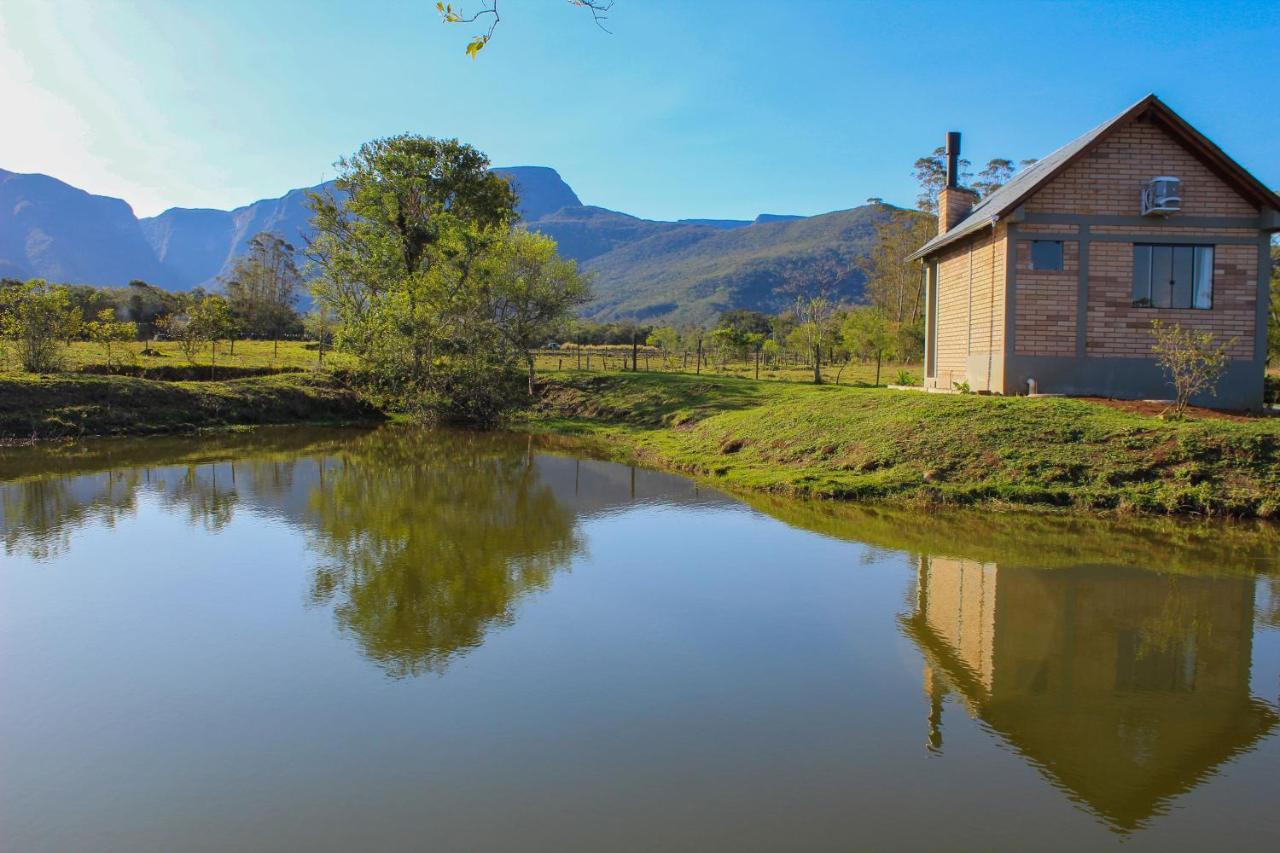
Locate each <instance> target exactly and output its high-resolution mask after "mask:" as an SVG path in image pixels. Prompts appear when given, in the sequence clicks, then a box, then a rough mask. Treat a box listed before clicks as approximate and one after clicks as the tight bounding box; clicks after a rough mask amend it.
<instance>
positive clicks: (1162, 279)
mask: <svg viewBox="0 0 1280 853" xmlns="http://www.w3.org/2000/svg"><path fill="white" fill-rule="evenodd" d="M1151 304H1152V305H1153V306H1155V307H1156V308H1169V307H1171V306H1172V304H1173V250H1172V249H1171V248H1169V247H1168V246H1152V247H1151Z"/></svg>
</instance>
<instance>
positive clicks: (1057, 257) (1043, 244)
mask: <svg viewBox="0 0 1280 853" xmlns="http://www.w3.org/2000/svg"><path fill="white" fill-rule="evenodd" d="M1031 268H1032V269H1033V270H1050V271H1054V272H1057V271H1060V270H1061V269H1062V241H1061V240H1032V241H1031Z"/></svg>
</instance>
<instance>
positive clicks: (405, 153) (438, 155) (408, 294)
mask: <svg viewBox="0 0 1280 853" xmlns="http://www.w3.org/2000/svg"><path fill="white" fill-rule="evenodd" d="M337 167H338V172H339V174H338V178H337V180H336V182H335V184H336V188H337V190H338V193H339V194H341V196H342V197H344V200H342V201H340V200H339V197H338V195H336V194H333V193H327V192H323V193H313V194H312V196H311V205H312V212H313V217H312V225H313V226H314V228H315V232H316V236H315V237H314V239H313V240H312V241H311V243H310V245H309V246H308V249H307V252H308V255H309V257H310V258H311V259H312V260H313V261H314V262H315V264H316V266H317V268H318V270H319V272H320V277H319V279H318V280H317V282H316V284H315V286H314V288H313V289H314V292H315V294H316V297H317V298H318V299H321V300H323V301H325V302H326V303H327V304H329V305H330V306H331V307H332V308H333V309H334V310H335V311H336V312H337V313H338V315H339V319H340V322H341V326H342V331H343V342H344V343H345V344H346V345H347V346H348V347H349V348H351V349H353V350H354V351H355V352H356V353H357V354H359V355H362V356H364V357H365V358H367V359H369V360H370V361H372V362H375V363H377V364H379V365H380V366H381V367H383V368H385V369H388V370H393V371H396V370H401V369H403V370H405V371H407V372H408V378H409V379H410V380H412V381H415V382H417V381H421V380H422V379H423V378H424V377H425V376H426V373H427V370H428V368H429V367H430V362H431V359H432V358H433V357H434V356H435V355H437V354H440V355H447V354H448V352H449V351H450V350H454V351H456V350H457V349H458V347H459V346H461V344H462V340H461V339H462V338H463V337H465V336H466V335H467V333H468V320H469V319H470V317H469V311H470V309H471V308H472V307H473V305H472V299H471V297H472V296H473V295H474V286H475V280H474V277H473V275H472V274H473V273H474V272H475V263H476V261H477V260H478V259H479V258H480V257H481V256H482V255H483V253H484V252H485V251H486V250H487V249H488V248H490V247H491V246H492V245H493V243H494V242H496V241H497V240H499V239H501V237H502V235H503V234H504V233H505V231H506V230H507V228H508V226H509V225H510V223H511V221H512V220H513V219H514V218H515V194H514V192H513V191H512V189H511V187H510V185H509V184H508V183H507V182H506V181H505V180H503V179H502V178H501V177H499V176H497V175H495V174H493V173H492V172H490V171H489V160H488V158H486V157H485V155H484V154H482V153H481V152H480V151H477V150H476V149H475V148H473V147H471V146H470V145H466V144H464V143H462V142H459V141H458V140H456V139H434V138H431V137H422V136H413V135H407V134H406V135H403V136H395V137H390V138H387V139H376V140H374V141H372V142H367V143H365V144H364V145H362V146H361V147H360V150H359V151H357V152H356V153H355V154H353V155H352V156H351V157H350V158H343V159H342V160H339V161H338V163H337ZM445 344H452V346H443V345H445ZM442 347H443V348H442Z"/></svg>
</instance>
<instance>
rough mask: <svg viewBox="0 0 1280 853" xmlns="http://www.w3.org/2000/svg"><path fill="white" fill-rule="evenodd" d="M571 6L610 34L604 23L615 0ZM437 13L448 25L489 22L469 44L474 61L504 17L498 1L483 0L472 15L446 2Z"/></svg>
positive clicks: (576, 0) (572, 1) (574, 0)
mask: <svg viewBox="0 0 1280 853" xmlns="http://www.w3.org/2000/svg"><path fill="white" fill-rule="evenodd" d="M569 5H570V6H577V7H578V8H579V9H586V10H587V11H589V12H590V13H591V17H592V19H593V20H594V21H595V23H596V26H598V27H599V28H600V29H602V30H604V31H605V32H608V30H607V29H605V26H604V22H605V20H607V19H608V17H609V11H610V10H611V9H612V8H613V0H569ZM436 11H437V12H439V13H440V19H441V20H442V21H444V22H445V23H446V24H471V23H475V22H477V21H481V20H484V21H487V22H488V24H489V28H488V29H487V30H486V31H485V32H483V33H481V34H480V35H477V36H476V37H474V38H473V39H471V41H469V42H467V56H470V57H471V58H472V59H475V58H476V56H477V55H479V53H480V51H481V50H483V49H484V46H485V45H487V44H488V43H489V40H490V39H492V38H493V34H494V32H495V31H496V30H497V29H498V24H500V23H501V22H502V17H501V16H500V15H499V14H498V0H481V8H480V11H478V12H475V13H474V14H471V15H466V14H464V13H463V11H462V8H461V6H459V7H458V8H456V9H455V8H454V6H453V4H452V3H444V2H439V3H436Z"/></svg>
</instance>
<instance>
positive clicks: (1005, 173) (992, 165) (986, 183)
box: [973, 157, 1017, 198]
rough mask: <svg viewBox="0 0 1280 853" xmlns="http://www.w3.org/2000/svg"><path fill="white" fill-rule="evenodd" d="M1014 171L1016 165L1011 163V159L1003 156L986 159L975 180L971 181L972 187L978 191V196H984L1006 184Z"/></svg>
mask: <svg viewBox="0 0 1280 853" xmlns="http://www.w3.org/2000/svg"><path fill="white" fill-rule="evenodd" d="M1016 171H1017V167H1016V166H1014V165H1013V161H1012V160H1007V159H1005V158H1003V157H997V158H995V159H993V160H988V161H987V165H986V166H984V167H983V168H982V171H981V172H979V173H978V178H977V180H975V181H974V182H973V188H974V189H975V190H977V191H978V195H979V196H981V197H982V198H986V197H987V196H989V195H991V194H992V193H993V192H995V191H996V190H998V189H1000V188H1001V187H1002V186H1004V185H1005V184H1007V183H1008V182H1009V179H1010V178H1012V177H1013V173H1014V172H1016Z"/></svg>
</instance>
